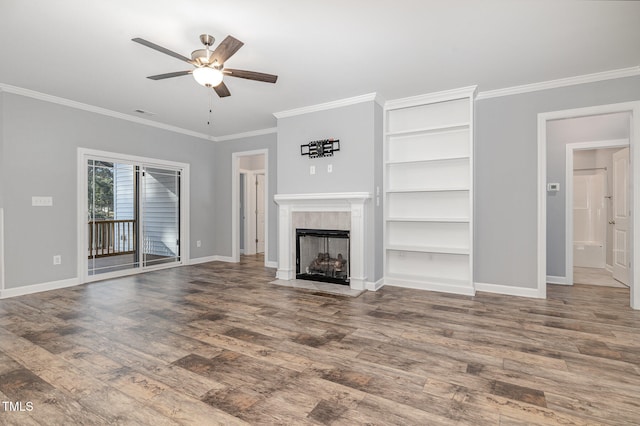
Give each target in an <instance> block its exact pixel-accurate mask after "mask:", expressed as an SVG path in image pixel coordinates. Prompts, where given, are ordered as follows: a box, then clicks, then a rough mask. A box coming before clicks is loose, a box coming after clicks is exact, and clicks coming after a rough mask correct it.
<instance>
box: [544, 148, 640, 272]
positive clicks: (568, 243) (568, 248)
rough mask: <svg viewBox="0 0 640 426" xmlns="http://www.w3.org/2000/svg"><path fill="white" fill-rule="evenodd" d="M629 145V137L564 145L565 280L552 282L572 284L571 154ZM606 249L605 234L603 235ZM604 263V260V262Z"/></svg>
mask: <svg viewBox="0 0 640 426" xmlns="http://www.w3.org/2000/svg"><path fill="white" fill-rule="evenodd" d="M628 146H629V139H614V140H603V141H593V142H576V143H568V144H567V145H566V151H565V152H566V157H565V159H566V161H565V185H566V187H567V192H566V196H565V207H564V209H565V216H564V217H565V225H564V226H565V233H564V234H565V237H566V238H565V243H564V244H565V255H564V256H565V267H566V269H565V275H564V276H565V282H563V283H559V282H554V284H566V285H573V154H574V153H575V151H585V150H591V149H604V148H626V147H628ZM604 243H605V249H606V236H605V241H604ZM605 263H606V262H605Z"/></svg>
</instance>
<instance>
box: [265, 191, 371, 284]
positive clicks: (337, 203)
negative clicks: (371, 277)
mask: <svg viewBox="0 0 640 426" xmlns="http://www.w3.org/2000/svg"><path fill="white" fill-rule="evenodd" d="M273 199H274V201H275V202H276V203H277V204H278V233H279V235H278V272H277V273H276V277H277V278H278V279H281V280H292V279H294V278H295V277H296V271H295V257H294V256H295V246H293V235H294V234H293V233H294V232H295V230H294V229H293V227H292V216H293V213H294V212H340V211H342V212H344V211H346V212H350V213H351V229H350V238H351V241H350V249H351V254H350V258H351V266H350V278H349V281H350V287H351V288H352V289H354V290H364V289H365V283H366V281H367V277H366V275H365V271H366V269H365V229H366V219H367V218H366V210H365V208H364V205H365V203H366V202H367V201H368V200H370V199H371V193H369V192H338V193H316V194H277V195H275V196H274V197H273Z"/></svg>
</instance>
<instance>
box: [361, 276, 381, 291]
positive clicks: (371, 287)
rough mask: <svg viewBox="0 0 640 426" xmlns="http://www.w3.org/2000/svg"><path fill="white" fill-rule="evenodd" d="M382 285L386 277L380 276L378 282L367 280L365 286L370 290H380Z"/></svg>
mask: <svg viewBox="0 0 640 426" xmlns="http://www.w3.org/2000/svg"><path fill="white" fill-rule="evenodd" d="M382 287H384V278H380V279H379V280H378V281H376V282H372V281H367V282H366V283H365V288H366V289H367V290H369V291H378V290H380V289H381V288H382Z"/></svg>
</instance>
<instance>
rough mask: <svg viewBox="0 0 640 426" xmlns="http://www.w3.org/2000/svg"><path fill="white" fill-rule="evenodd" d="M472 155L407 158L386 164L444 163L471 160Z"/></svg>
mask: <svg viewBox="0 0 640 426" xmlns="http://www.w3.org/2000/svg"><path fill="white" fill-rule="evenodd" d="M469 159H471V157H469V156H468V155H465V156H460V157H445V158H430V159H427V160H406V161H387V162H385V164H386V165H387V166H402V165H403V164H406V165H409V164H420V163H425V164H426V163H442V162H449V161H451V162H453V161H458V160H469Z"/></svg>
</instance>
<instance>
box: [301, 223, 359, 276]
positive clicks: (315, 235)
mask: <svg viewBox="0 0 640 426" xmlns="http://www.w3.org/2000/svg"><path fill="white" fill-rule="evenodd" d="M349 255H350V253H349V231H343V230H333V229H296V278H298V279H303V280H312V281H324V282H330V283H335V284H344V285H349V264H350V259H349Z"/></svg>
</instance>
